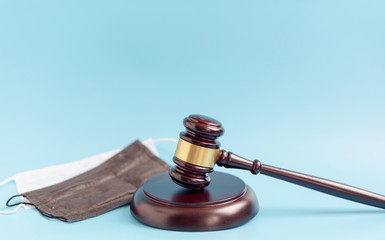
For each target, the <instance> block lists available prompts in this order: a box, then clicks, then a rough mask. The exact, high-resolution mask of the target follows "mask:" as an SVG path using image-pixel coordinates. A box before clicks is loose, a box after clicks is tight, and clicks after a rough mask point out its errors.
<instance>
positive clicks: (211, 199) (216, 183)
mask: <svg viewBox="0 0 385 240" xmlns="http://www.w3.org/2000/svg"><path fill="white" fill-rule="evenodd" d="M210 177H211V183H210V185H209V186H208V187H206V188H205V189H203V190H190V189H186V188H183V187H181V186H179V185H177V184H175V183H174V182H173V181H172V180H171V178H170V176H169V175H168V173H162V174H160V175H157V176H155V177H152V178H151V179H149V180H148V181H147V182H146V183H145V184H143V186H142V187H140V188H139V189H138V190H137V191H136V193H135V195H134V198H133V200H132V201H131V213H132V214H133V216H134V217H135V218H136V219H137V220H139V221H140V222H142V223H144V224H147V225H149V226H152V227H155V228H161V229H168V230H176V231H213V230H220V229H227V228H232V227H237V226H239V225H242V224H244V223H245V222H247V221H249V220H250V219H251V218H253V217H254V216H255V215H256V214H257V213H258V210H259V206H258V201H257V198H256V196H255V194H254V192H253V190H252V189H251V188H250V187H249V186H247V185H246V184H245V183H244V182H243V181H242V180H241V179H239V178H237V177H235V176H233V175H230V174H227V173H221V172H213V173H212V174H210Z"/></svg>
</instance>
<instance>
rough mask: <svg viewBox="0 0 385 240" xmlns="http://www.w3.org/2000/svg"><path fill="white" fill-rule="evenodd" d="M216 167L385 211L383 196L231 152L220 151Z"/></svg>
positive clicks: (384, 198) (384, 197)
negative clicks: (235, 169) (305, 188)
mask: <svg viewBox="0 0 385 240" xmlns="http://www.w3.org/2000/svg"><path fill="white" fill-rule="evenodd" d="M217 165H218V166H223V167H226V168H238V169H244V170H249V171H251V173H253V174H257V173H261V174H264V175H268V176H270V177H274V178H278V179H281V180H284V181H287V182H291V183H294V184H297V185H300V186H303V187H307V188H311V189H314V190H316V191H319V192H323V193H326V194H330V195H333V196H336V197H340V198H344V199H347V200H351V201H354V202H359V203H362V204H366V205H370V206H373V207H378V208H383V209H385V196H383V195H380V194H377V193H373V192H369V191H366V190H363V189H360V188H356V187H352V186H349V185H346V184H342V183H338V182H334V181H330V180H327V179H323V178H319V177H314V176H311V175H306V174H303V173H299V172H294V171H290V170H286V169H282V168H277V167H273V166H269V165H265V164H262V163H261V162H260V161H259V160H255V161H250V160H247V159H245V158H242V157H240V156H238V155H235V154H234V153H231V152H226V151H223V150H222V151H221V155H220V157H219V158H218V160H217Z"/></svg>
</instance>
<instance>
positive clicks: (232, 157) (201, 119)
mask: <svg viewBox="0 0 385 240" xmlns="http://www.w3.org/2000/svg"><path fill="white" fill-rule="evenodd" d="M183 123H184V126H185V127H186V130H187V131H185V132H181V133H180V139H179V143H178V146H177V149H176V152H175V156H174V158H173V161H174V163H175V164H176V165H175V166H174V167H173V168H171V169H170V172H169V175H170V177H171V178H172V180H173V181H174V182H175V183H177V184H178V185H180V186H183V187H185V188H188V189H194V190H197V191H198V190H202V189H204V188H205V187H207V186H208V185H209V184H210V176H209V174H210V173H211V172H213V170H214V165H218V166H221V167H225V168H237V169H243V170H249V171H250V172H251V173H252V174H258V173H261V174H264V175H267V176H270V177H274V178H277V179H281V180H284V181H287V182H291V183H294V184H297V185H300V186H303V187H307V188H310V189H313V190H316V191H319V192H323V193H326V194H330V195H333V196H336V197H340V198H344V199H347V200H351V201H355V202H358V203H362V204H366V205H370V206H374V207H378V208H383V209H385V196H383V195H380V194H376V193H373V192H369V191H366V190H363V189H360V188H356V187H352V186H349V185H346V184H342V183H338V182H335V181H330V180H327V179H323V178H319V177H315V176H311V175H307V174H303V173H299V172H294V171H289V170H286V169H282V168H278V167H273V166H269V165H265V164H262V163H261V162H260V161H259V160H254V161H250V160H247V159H245V158H243V157H240V156H238V155H236V154H234V153H232V152H227V151H225V150H220V143H219V142H218V141H217V140H216V139H217V138H218V137H220V136H221V135H223V133H224V129H223V127H222V124H221V123H220V122H219V121H217V120H215V119H213V118H210V117H207V116H203V115H190V116H189V117H187V118H185V119H184V121H183Z"/></svg>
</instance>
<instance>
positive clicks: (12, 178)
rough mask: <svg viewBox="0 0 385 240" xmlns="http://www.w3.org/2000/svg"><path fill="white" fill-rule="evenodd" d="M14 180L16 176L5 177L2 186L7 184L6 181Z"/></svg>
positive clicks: (0, 184)
mask: <svg viewBox="0 0 385 240" xmlns="http://www.w3.org/2000/svg"><path fill="white" fill-rule="evenodd" d="M14 180H15V178H14V177H9V178H7V179H5V180H4V181H2V182H1V183H0V186H3V185H5V184H6V183H9V182H10V181H14Z"/></svg>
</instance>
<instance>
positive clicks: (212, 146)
mask: <svg viewBox="0 0 385 240" xmlns="http://www.w3.org/2000/svg"><path fill="white" fill-rule="evenodd" d="M183 124H184V126H185V127H186V130H187V131H186V132H181V133H180V138H179V143H178V147H177V149H176V151H175V155H174V158H173V160H174V163H175V164H176V166H174V167H173V168H171V169H170V172H169V174H170V177H171V178H172V180H173V181H174V182H175V183H177V184H179V185H181V186H183V187H186V188H190V189H203V188H205V187H206V186H208V185H209V184H210V177H209V173H211V172H212V171H213V167H214V165H215V163H216V161H217V159H218V157H219V155H220V154H221V152H220V150H219V147H220V143H219V142H218V141H217V140H216V139H217V138H218V137H219V136H221V135H222V134H223V133H224V129H223V127H222V124H221V123H220V122H219V121H217V120H215V119H212V118H210V117H207V116H202V115H190V116H189V117H187V118H185V119H184V121H183Z"/></svg>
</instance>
